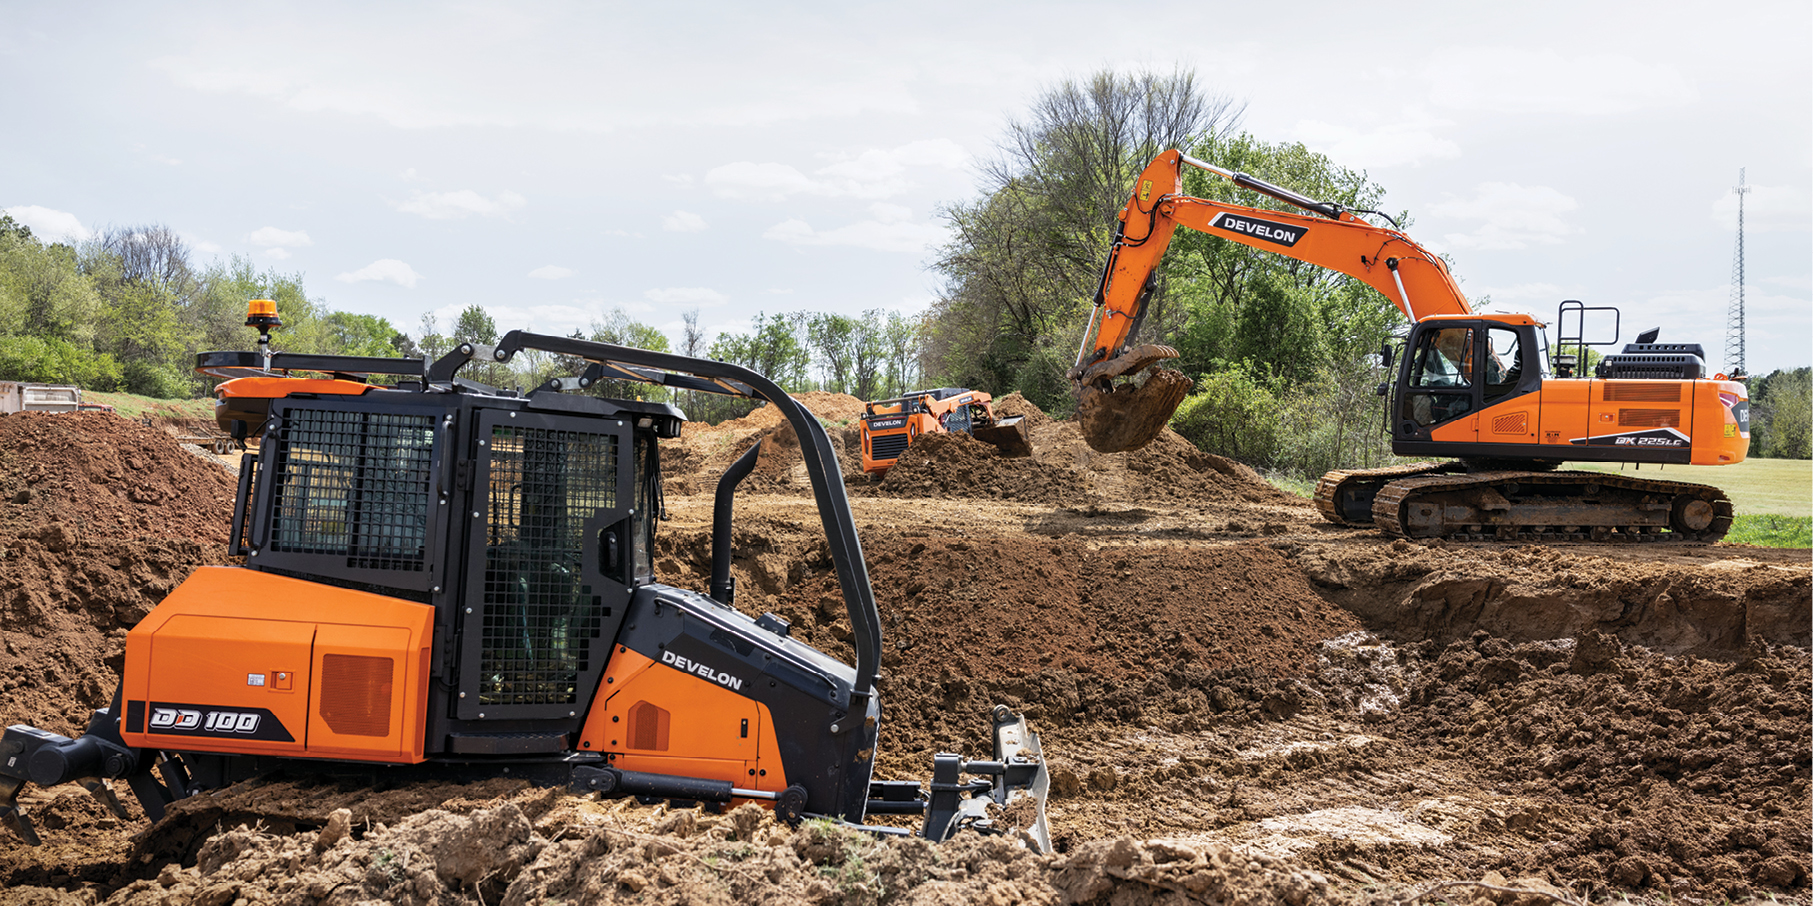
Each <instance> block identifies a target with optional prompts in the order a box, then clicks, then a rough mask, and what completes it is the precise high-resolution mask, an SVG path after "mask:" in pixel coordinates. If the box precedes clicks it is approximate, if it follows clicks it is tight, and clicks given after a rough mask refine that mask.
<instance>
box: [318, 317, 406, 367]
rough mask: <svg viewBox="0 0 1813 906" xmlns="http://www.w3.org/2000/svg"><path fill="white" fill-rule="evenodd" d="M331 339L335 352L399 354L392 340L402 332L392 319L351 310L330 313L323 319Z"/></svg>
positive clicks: (341, 353)
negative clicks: (392, 323) (394, 325)
mask: <svg viewBox="0 0 1813 906" xmlns="http://www.w3.org/2000/svg"><path fill="white" fill-rule="evenodd" d="M322 320H323V322H324V327H325V328H326V331H327V335H328V338H329V340H330V342H331V343H332V344H333V352H334V353H335V354H338V355H363V356H394V355H396V354H397V347H396V344H395V343H394V342H393V340H395V338H396V337H397V336H399V334H398V333H397V330H396V328H394V327H391V326H390V322H389V321H386V320H384V319H383V318H380V317H378V316H377V315H356V314H353V313H352V312H345V311H336V312H329V313H328V315H327V317H326V318H323V319H322Z"/></svg>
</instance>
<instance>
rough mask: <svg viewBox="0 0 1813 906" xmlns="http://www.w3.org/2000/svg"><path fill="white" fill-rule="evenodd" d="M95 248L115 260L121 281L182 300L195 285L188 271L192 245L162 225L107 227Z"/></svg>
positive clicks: (97, 239)
mask: <svg viewBox="0 0 1813 906" xmlns="http://www.w3.org/2000/svg"><path fill="white" fill-rule="evenodd" d="M94 245H95V247H96V248H97V249H98V250H100V251H101V252H103V253H105V254H106V255H107V256H109V257H110V258H112V259H113V261H114V263H115V265H116V266H117V267H118V268H119V279H120V281H121V282H124V283H136V284H139V285H142V286H149V287H151V288H153V289H156V290H160V291H163V292H168V293H170V294H171V295H172V296H176V297H182V296H185V295H187V294H188V291H189V290H190V288H191V287H192V286H193V284H194V283H195V277H194V274H193V273H192V272H191V271H190V269H189V244H188V243H186V242H184V241H183V239H182V237H181V236H178V235H177V234H176V231H175V230H172V229H170V228H169V227H167V226H164V225H163V224H152V225H150V226H139V227H111V226H110V227H107V228H106V229H104V230H102V231H101V234H100V236H98V237H97V238H96V239H95V240H94Z"/></svg>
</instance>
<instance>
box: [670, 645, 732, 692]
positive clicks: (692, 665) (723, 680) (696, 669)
mask: <svg viewBox="0 0 1813 906" xmlns="http://www.w3.org/2000/svg"><path fill="white" fill-rule="evenodd" d="M661 663H663V664H667V665H670V666H672V667H673V668H675V669H676V670H683V671H685V672H687V673H691V674H694V675H696V676H699V677H702V678H704V679H708V680H711V681H712V682H714V683H717V684H718V685H720V686H723V687H724V688H726V689H729V690H731V691H733V692H741V691H743V681H742V679H741V678H738V677H734V676H731V675H730V674H728V673H720V672H718V671H716V670H713V669H711V668H710V667H707V666H705V665H704V664H701V663H699V662H698V661H694V660H688V659H686V658H683V657H680V656H679V655H677V654H674V653H673V652H672V651H663V652H661Z"/></svg>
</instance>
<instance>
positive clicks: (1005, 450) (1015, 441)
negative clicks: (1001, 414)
mask: <svg viewBox="0 0 1813 906" xmlns="http://www.w3.org/2000/svg"><path fill="white" fill-rule="evenodd" d="M970 436H972V437H974V438H975V439H977V440H979V441H983V442H985V443H990V444H994V446H995V449H997V450H1000V451H1001V455H1002V456H1006V457H1009V458H1015V457H1021V456H1031V455H1032V434H1031V432H1030V431H1029V430H1028V428H1027V425H1026V416H1024V415H1011V416H1008V417H1007V418H1003V419H999V420H997V421H996V422H995V423H994V424H993V425H990V426H987V427H983V426H981V425H977V426H976V427H974V428H971V429H970Z"/></svg>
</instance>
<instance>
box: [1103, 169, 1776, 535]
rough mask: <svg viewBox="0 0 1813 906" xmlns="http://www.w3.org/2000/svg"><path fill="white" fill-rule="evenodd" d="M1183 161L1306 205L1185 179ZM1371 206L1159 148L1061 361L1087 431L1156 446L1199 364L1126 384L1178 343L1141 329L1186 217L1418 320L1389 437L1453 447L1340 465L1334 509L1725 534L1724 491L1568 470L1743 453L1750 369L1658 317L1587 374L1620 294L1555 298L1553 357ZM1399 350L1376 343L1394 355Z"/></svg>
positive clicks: (1571, 528) (1374, 516) (1402, 528)
mask: <svg viewBox="0 0 1813 906" xmlns="http://www.w3.org/2000/svg"><path fill="white" fill-rule="evenodd" d="M1186 164H1187V165H1189V166H1193V167H1197V168H1200V169H1202V170H1205V171H1207V172H1209V173H1212V174H1215V175H1216V176H1219V177H1222V178H1224V179H1227V180H1228V181H1230V182H1232V183H1234V184H1235V185H1237V186H1240V187H1241V188H1245V189H1249V190H1251V191H1254V192H1257V193H1259V194H1261V195H1265V196H1267V197H1270V198H1273V199H1277V200H1278V201H1281V202H1284V203H1286V204H1288V205H1290V206H1292V207H1295V208H1297V209H1299V210H1300V211H1301V213H1296V212H1287V211H1276V210H1268V209H1262V208H1254V207H1247V206H1244V205H1238V204H1230V203H1227V202H1221V201H1215V200H1211V199H1206V198H1196V197H1192V196H1188V195H1185V194H1183V171H1182V168H1183V166H1184V165H1186ZM1361 214H1373V215H1375V216H1379V217H1384V215H1382V214H1378V213H1377V212H1372V211H1352V210H1347V209H1344V208H1343V207H1341V206H1339V205H1336V204H1331V203H1328V202H1321V201H1316V200H1314V199H1311V198H1308V197H1305V196H1303V195H1300V194H1298V193H1296V192H1293V191H1291V190H1290V189H1287V188H1284V187H1281V186H1277V185H1273V184H1271V183H1268V182H1266V181H1264V180H1261V179H1257V178H1255V177H1252V176H1249V175H1247V174H1245V173H1238V172H1232V171H1228V170H1224V169H1222V168H1220V167H1216V166H1214V165H1212V164H1209V163H1205V162H1203V161H1200V160H1196V159H1195V158H1192V157H1189V156H1187V155H1184V154H1183V153H1182V152H1179V151H1175V150H1172V151H1167V152H1165V153H1163V154H1161V155H1159V156H1158V157H1157V158H1156V159H1155V160H1153V161H1152V163H1151V164H1150V165H1148V166H1147V167H1146V169H1145V171H1144V172H1143V173H1141V174H1140V177H1139V180H1138V182H1137V184H1136V185H1135V187H1134V192H1133V196H1132V198H1130V199H1129V200H1128V201H1127V204H1126V206H1125V207H1123V208H1122V209H1121V213H1120V223H1119V226H1118V229H1117V231H1116V234H1115V239H1114V244H1113V247H1112V249H1111V250H1110V251H1109V253H1108V260H1107V264H1106V266H1105V267H1104V268H1103V271H1102V279H1101V284H1100V287H1099V288H1098V290H1097V292H1096V297H1095V305H1096V308H1095V312H1094V314H1093V316H1092V317H1091V320H1090V325H1089V328H1088V329H1087V330H1086V331H1085V334H1084V338H1083V344H1082V346H1081V348H1080V349H1079V350H1078V354H1077V363H1076V366H1075V367H1074V368H1072V369H1071V370H1070V372H1069V376H1070V379H1071V380H1072V382H1073V383H1074V385H1075V389H1076V392H1077V394H1078V419H1079V421H1080V422H1081V423H1082V427H1083V433H1084V436H1085V438H1086V439H1087V440H1088V441H1089V443H1090V445H1091V446H1092V447H1094V448H1095V449H1097V450H1102V451H1104V452H1113V451H1119V450H1130V449H1136V448H1138V447H1140V446H1143V445H1145V444H1146V443H1148V442H1150V441H1151V440H1152V438H1153V437H1155V436H1156V435H1157V434H1158V432H1159V431H1160V430H1161V429H1162V428H1163V427H1164V425H1165V423H1166V422H1167V421H1168V420H1169V418H1170V416H1171V413H1172V412H1174V411H1175V410H1176V408H1177V406H1178V404H1179V403H1180V402H1181V401H1182V399H1183V396H1184V394H1185V393H1186V392H1187V391H1188V389H1189V380H1188V379H1187V378H1185V377H1184V376H1183V375H1181V374H1178V373H1177V372H1174V371H1170V370H1167V369H1158V370H1156V371H1154V372H1152V373H1151V374H1150V375H1149V376H1147V378H1146V379H1145V380H1144V381H1143V382H1141V383H1139V384H1138V385H1137V386H1135V384H1134V382H1133V381H1131V380H1128V379H1129V378H1133V377H1135V376H1137V374H1138V373H1139V372H1142V371H1144V370H1146V369H1148V368H1150V367H1151V366H1153V365H1156V364H1158V363H1159V362H1162V361H1163V360H1165V359H1167V358H1174V357H1176V355H1177V351H1176V350H1174V349H1171V348H1170V347H1167V346H1157V345H1142V346H1131V345H1130V344H1129V341H1130V338H1131V337H1132V336H1133V334H1134V332H1135V330H1136V329H1137V328H1138V326H1139V323H1140V318H1141V316H1142V315H1143V313H1144V311H1145V305H1146V302H1147V300H1148V299H1149V298H1150V296H1151V294H1152V292H1153V291H1154V289H1155V288H1156V286H1157V276H1156V274H1157V269H1158V265H1159V262H1160V260H1161V259H1162V258H1163V257H1164V254H1165V249H1166V247H1167V246H1168V245H1169V244H1170V241H1171V236H1172V233H1173V232H1174V231H1175V230H1176V229H1177V227H1178V226H1180V225H1181V226H1185V227H1189V228H1190V229H1193V230H1198V231H1200V232H1204V233H1208V234H1210V235H1212V236H1219V237H1221V238H1223V239H1227V240H1230V241H1232V242H1238V243H1241V244H1242V245H1247V246H1251V247H1253V248H1257V249H1261V250H1264V251H1268V252H1273V253H1276V254H1280V255H1286V256H1289V257H1291V258H1296V259H1298V260H1301V261H1306V262H1309V263H1311V264H1317V265H1321V266H1322V267H1326V268H1330V269H1332V270H1336V271H1339V272H1341V273H1344V274H1347V275H1349V276H1351V277H1353V278H1355V279H1357V280H1360V281H1362V282H1364V283H1365V284H1366V285H1368V286H1370V287H1372V288H1373V289H1374V290H1377V291H1378V292H1379V293H1380V294H1382V295H1384V296H1385V298H1387V299H1389V300H1391V301H1392V303H1393V304H1395V305H1396V306H1397V307H1398V309H1399V310H1400V311H1402V312H1403V313H1404V315H1405V317H1407V318H1409V319H1410V321H1411V328H1410V332H1409V336H1408V337H1407V338H1406V340H1405V345H1404V349H1405V350H1406V354H1405V355H1404V356H1403V359H1402V361H1401V362H1398V363H1396V374H1395V380H1393V381H1392V382H1391V383H1390V384H1387V385H1381V387H1380V388H1379V392H1380V394H1381V395H1389V397H1390V409H1389V416H1388V419H1387V423H1388V428H1389V431H1390V434H1391V447H1392V452H1394V453H1396V454H1397V455H1399V456H1408V457H1450V458H1452V460H1451V461H1448V462H1425V463H1418V464H1414V465H1406V466H1394V467H1386V468H1379V469H1354V470H1341V471H1335V472H1330V473H1328V474H1327V475H1325V476H1323V477H1322V480H1321V481H1320V482H1319V483H1318V485H1317V488H1316V496H1315V500H1316V506H1317V508H1318V509H1319V510H1320V511H1321V512H1322V514H1323V516H1324V517H1326V518H1327V519H1328V520H1329V521H1331V522H1335V523H1338V524H1366V523H1372V524H1376V525H1378V526H1379V528H1381V529H1382V530H1384V531H1385V532H1386V533H1387V534H1390V535H1395V536H1398V537H1410V538H1433V537H1446V538H1453V539H1457V540H1485V539H1499V540H1519V539H1521V540H1544V541H1559V540H1606V541H1614V540H1615V541H1655V540H1663V539H1678V540H1699V541H1711V540H1717V539H1718V538H1721V537H1723V536H1724V534H1725V532H1726V531H1727V530H1728V529H1729V528H1730V526H1731V517H1732V508H1731V501H1730V500H1729V499H1727V498H1726V496H1725V494H1724V493H1723V492H1722V491H1719V490H1718V489H1716V488H1711V487H1707V486H1704V485H1698V484H1690V483H1686V482H1677V481H1661V480H1652V479H1648V478H1638V477H1635V476H1634V475H1625V474H1614V473H1607V472H1597V471H1557V467H1558V466H1559V465H1561V464H1562V463H1563V462H1604V463H1633V464H1639V465H1641V464H1656V465H1662V464H1670V463H1672V464H1682V465H1686V464H1693V465H1729V464H1732V463H1737V462H1741V461H1743V459H1744V456H1745V453H1746V452H1747V450H1748V447H1749V442H1750V417H1749V415H1750V413H1749V396H1748V394H1747V393H1746V391H1745V389H1744V385H1743V384H1742V383H1740V382H1739V381H1738V380H1733V379H1729V378H1727V377H1726V376H1725V375H1723V374H1717V375H1711V376H1707V375H1706V374H1705V372H1706V365H1705V353H1704V351H1703V350H1702V348H1701V347H1700V345H1699V344H1694V343H1658V342H1656V339H1657V337H1656V331H1653V330H1651V331H1646V332H1644V333H1643V334H1641V335H1639V336H1638V338H1637V342H1635V343H1631V344H1628V345H1626V346H1625V347H1624V350H1623V351H1622V353H1620V354H1613V355H1606V356H1604V357H1603V359H1602V360H1601V361H1600V362H1599V364H1598V366H1597V368H1596V369H1594V370H1593V373H1592V374H1590V375H1588V374H1584V373H1581V371H1582V369H1580V368H1579V365H1580V364H1581V363H1582V361H1583V360H1584V358H1585V354H1586V350H1587V347H1589V346H1609V345H1613V344H1615V343H1616V342H1617V337H1616V333H1617V328H1616V325H1617V320H1616V319H1617V310H1616V309H1615V308H1610V307H1603V306H1599V307H1588V306H1585V305H1583V304H1582V303H1580V302H1578V301H1573V300H1570V301H1567V302H1563V303H1561V306H1560V309H1559V310H1558V312H1557V317H1556V328H1557V333H1558V337H1557V343H1556V350H1555V353H1556V354H1555V355H1554V356H1553V357H1552V358H1551V355H1550V348H1549V345H1548V337H1547V335H1546V334H1545V332H1544V328H1545V327H1546V325H1545V324H1543V323H1542V322H1541V321H1538V320H1537V319H1536V318H1534V317H1531V316H1530V315H1527V314H1499V313H1488V312H1477V311H1474V310H1473V308H1472V306H1470V305H1468V304H1467V300H1466V297H1465V296H1463V295H1462V294H1461V291H1460V287H1459V286H1458V285H1457V284H1456V283H1455V281H1454V277H1453V276H1452V275H1451V274H1450V273H1449V272H1448V267H1447V265H1446V264H1445V263H1444V262H1443V261H1442V259H1441V258H1440V257H1438V256H1436V255H1434V254H1432V253H1431V252H1429V251H1428V250H1427V249H1424V248H1423V247H1422V246H1420V245H1418V244H1417V243H1416V242H1414V241H1412V240H1411V239H1410V237H1408V236H1406V235H1404V233H1403V232H1402V231H1400V230H1398V229H1396V228H1395V224H1394V226H1393V227H1384V226H1378V225H1375V224H1373V223H1371V222H1369V221H1367V220H1365V219H1362V217H1361V216H1360V215H1361ZM1385 219H1387V220H1389V218H1385ZM1589 312H1601V313H1609V314H1597V315H1594V317H1595V318H1597V319H1600V323H1603V320H1604V319H1605V318H1607V317H1609V318H1610V319H1611V322H1610V323H1611V324H1612V325H1613V327H1612V331H1611V332H1612V339H1610V340H1607V341H1593V342H1589V341H1587V340H1586V339H1585V334H1586V326H1585V325H1586V320H1587V317H1588V313H1589ZM1570 318H1571V319H1572V322H1571V323H1572V324H1573V325H1574V329H1573V330H1572V331H1571V332H1570V330H1569V327H1568V325H1569V324H1570ZM1570 348H1571V349H1573V350H1574V352H1573V353H1572V354H1569V352H1568V350H1569V349H1570ZM1392 352H1393V350H1392V349H1391V348H1390V347H1387V348H1386V349H1385V350H1384V351H1383V357H1384V360H1385V362H1386V367H1387V370H1390V369H1391V368H1392V367H1393V362H1392V360H1393V358H1394V356H1393V355H1392ZM1551 366H1553V370H1551ZM1116 379H1121V383H1119V384H1116Z"/></svg>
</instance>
